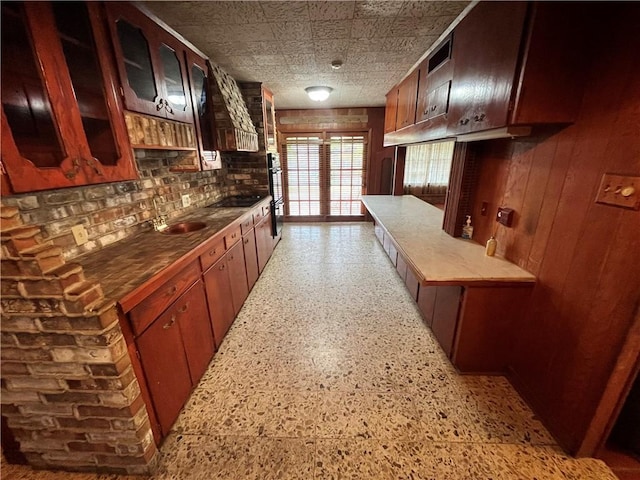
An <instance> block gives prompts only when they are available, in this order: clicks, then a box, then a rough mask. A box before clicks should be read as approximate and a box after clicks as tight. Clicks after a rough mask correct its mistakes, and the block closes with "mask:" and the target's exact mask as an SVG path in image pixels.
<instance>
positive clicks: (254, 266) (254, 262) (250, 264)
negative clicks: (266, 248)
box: [242, 228, 260, 290]
mask: <svg viewBox="0 0 640 480" xmlns="http://www.w3.org/2000/svg"><path fill="white" fill-rule="evenodd" d="M242 246H243V253H244V264H245V268H246V269H247V284H248V287H249V290H251V289H252V288H253V286H254V285H255V284H256V282H257V281H258V276H259V275H260V273H259V271H258V251H257V250H256V234H255V231H254V229H253V228H251V230H249V231H248V232H247V233H245V234H244V235H243V236H242Z"/></svg>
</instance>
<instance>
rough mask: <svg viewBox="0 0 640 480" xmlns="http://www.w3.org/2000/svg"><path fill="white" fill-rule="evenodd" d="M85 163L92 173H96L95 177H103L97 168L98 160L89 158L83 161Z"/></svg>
mask: <svg viewBox="0 0 640 480" xmlns="http://www.w3.org/2000/svg"><path fill="white" fill-rule="evenodd" d="M85 161H86V162H87V165H89V168H93V171H94V172H96V174H97V175H100V176H101V177H103V176H104V173H102V170H100V169H99V168H98V164H99V163H100V160H98V159H97V158H96V157H91V158H87V159H85Z"/></svg>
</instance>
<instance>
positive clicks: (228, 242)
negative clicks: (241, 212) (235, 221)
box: [224, 226, 242, 249]
mask: <svg viewBox="0 0 640 480" xmlns="http://www.w3.org/2000/svg"><path fill="white" fill-rule="evenodd" d="M240 238H242V233H241V231H240V227H239V226H236V227H234V228H233V230H230V231H229V233H227V234H226V235H225V236H224V244H225V246H226V247H227V249H229V248H231V246H232V245H234V244H236V243H238V242H239V241H240Z"/></svg>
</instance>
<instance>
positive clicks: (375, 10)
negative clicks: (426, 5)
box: [354, 0, 404, 18]
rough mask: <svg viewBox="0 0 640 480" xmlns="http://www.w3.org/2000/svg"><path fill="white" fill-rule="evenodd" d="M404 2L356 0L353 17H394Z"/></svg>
mask: <svg viewBox="0 0 640 480" xmlns="http://www.w3.org/2000/svg"><path fill="white" fill-rule="evenodd" d="M403 3H404V2H402V1H400V0H398V1H395V2H393V1H392V2H384V1H380V0H368V1H360V2H356V9H355V12H354V18H377V17H395V16H396V15H397V13H398V12H399V11H400V9H401V8H402V5H403Z"/></svg>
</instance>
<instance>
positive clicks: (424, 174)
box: [404, 142, 455, 196]
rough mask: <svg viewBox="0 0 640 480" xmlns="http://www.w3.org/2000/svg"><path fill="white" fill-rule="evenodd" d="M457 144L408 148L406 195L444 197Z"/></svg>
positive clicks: (406, 157)
mask: <svg viewBox="0 0 640 480" xmlns="http://www.w3.org/2000/svg"><path fill="white" fill-rule="evenodd" d="M454 145H455V142H442V143H426V144H422V145H411V146H408V147H407V153H406V156H405V164H404V193H406V194H411V195H416V196H422V195H427V194H438V195H444V194H445V193H446V191H447V187H448V185H449V172H450V170H451V159H452V158H453V147H454Z"/></svg>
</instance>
